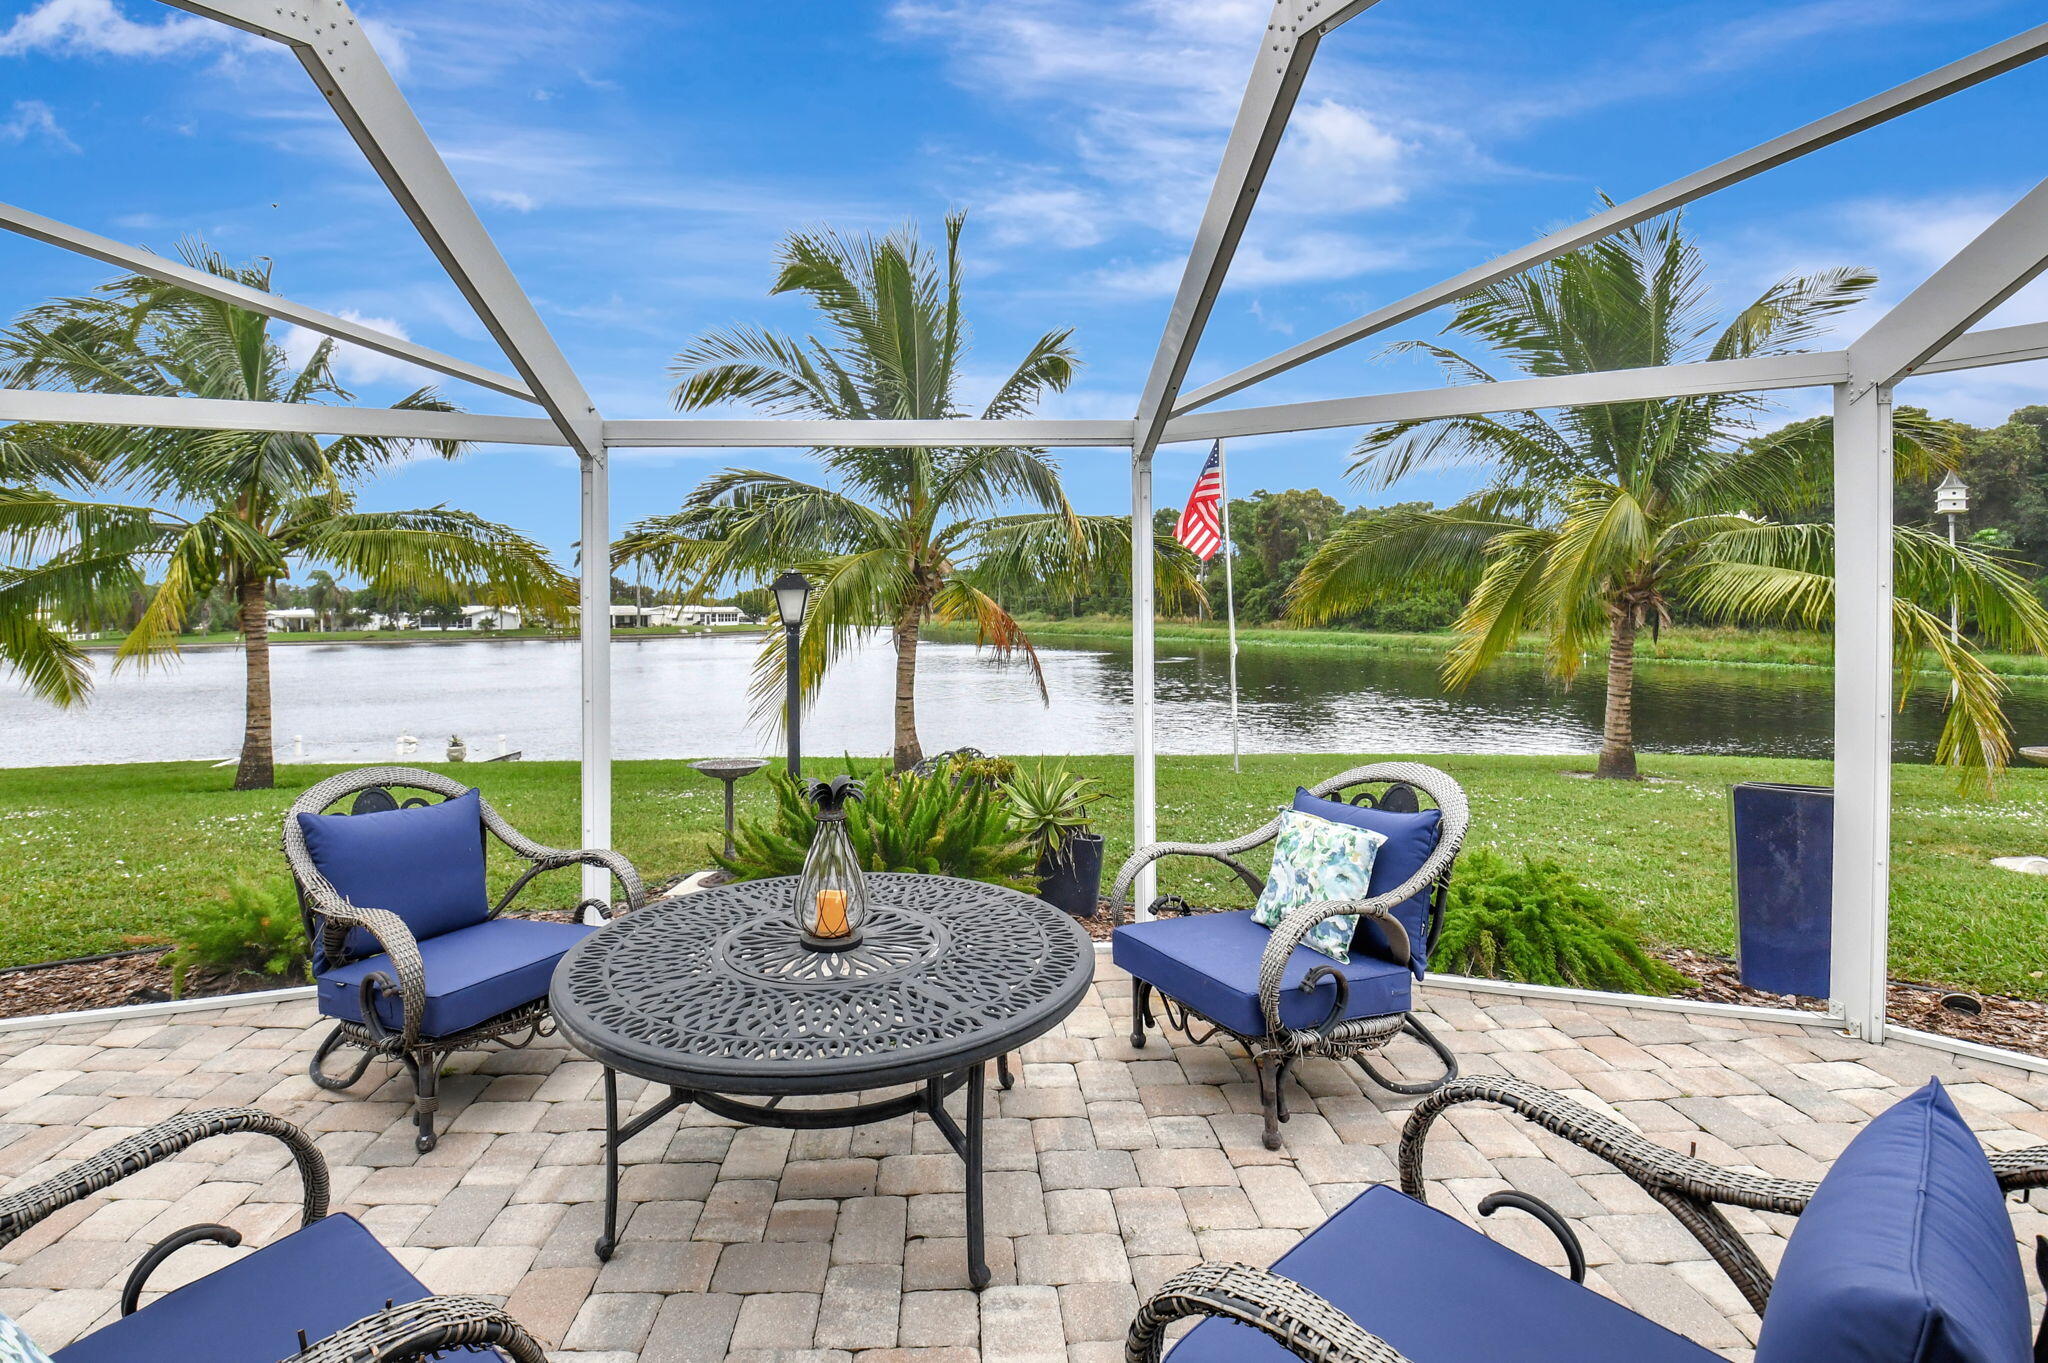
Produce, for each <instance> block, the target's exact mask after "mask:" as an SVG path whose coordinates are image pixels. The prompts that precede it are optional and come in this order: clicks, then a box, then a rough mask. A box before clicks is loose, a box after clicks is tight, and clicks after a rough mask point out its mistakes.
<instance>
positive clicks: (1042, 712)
mask: <svg viewBox="0 0 2048 1363" xmlns="http://www.w3.org/2000/svg"><path fill="white" fill-rule="evenodd" d="M754 651H755V646H754V642H753V641H752V640H751V639H748V638H744V637H733V636H723V637H715V638H660V639H634V640H622V641H620V642H618V643H616V644H615V645H614V646H613V653H612V656H613V689H614V713H615V716H616V723H615V729H614V733H615V742H616V745H617V753H618V755H619V756H620V757H623V758H635V757H675V756H692V755H701V754H706V753H733V752H760V751H768V750H772V749H773V748H774V747H775V741H774V740H773V739H772V737H770V736H769V735H767V734H764V733H763V732H761V731H760V730H758V729H756V728H754V727H752V726H751V725H749V723H748V720H747V699H746V692H747V684H748V681H749V678H750V670H751V667H752V663H753V657H754ZM98 656H99V657H100V659H101V660H102V662H104V660H105V658H106V655H104V654H102V655H98ZM1040 658H1041V661H1042V663H1043V666H1044V668H1045V674H1046V684H1047V686H1048V687H1049V688H1050V690H1051V692H1052V703H1051V705H1050V706H1047V705H1044V704H1041V702H1040V700H1039V697H1038V691H1037V688H1036V687H1035V686H1034V685H1033V684H1032V681H1031V679H1030V676H1029V674H1028V672H1026V670H1025V669H1024V668H1023V667H1022V666H1019V665H1014V664H1013V665H1010V666H1003V665H1001V664H998V663H996V662H995V661H994V660H993V659H992V658H990V657H988V656H987V655H983V654H977V653H976V652H975V650H974V649H972V648H971V647H968V646H966V645H962V644H943V643H928V644H927V645H925V647H924V649H923V651H922V653H921V654H920V668H919V683H918V695H919V718H920V730H921V733H922V735H923V738H924V742H925V745H926V747H927V748H929V749H939V748H948V747H955V746H959V745H961V744H973V745H975V746H978V747H982V748H988V749H992V750H995V751H1000V752H1007V753H1061V752H1117V751H1128V750H1129V748H1130V734H1129V729H1128V723H1129V713H1130V711H1129V701H1130V656H1129V651H1128V649H1127V648H1115V647H1107V646H1105V647H1079V646H1069V647H1062V648H1058V649H1048V650H1046V651H1044V652H1043V653H1041V655H1040ZM272 659H273V663H272V666H273V669H274V674H275V688H276V689H275V695H276V732H277V735H278V752H279V755H280V756H281V757H283V758H285V759H287V760H289V759H290V758H291V757H292V756H293V755H294V753H295V751H296V747H297V744H296V743H295V740H298V741H302V742H303V746H304V752H305V756H306V757H307V758H308V759H309V760H315V761H332V762H355V761H372V760H378V759H384V758H389V757H390V756H391V755H392V752H393V740H394V738H395V737H396V736H397V735H398V734H400V733H410V734H413V735H416V736H418V737H419V738H420V739H421V755H422V756H426V757H435V756H438V755H439V753H440V751H441V748H442V747H443V745H445V743H446V742H447V739H448V736H449V735H451V734H461V735H462V736H463V737H464V738H465V739H466V740H467V741H468V743H469V745H470V749H471V752H472V754H473V755H475V756H479V757H481V756H488V755H490V754H491V753H493V752H495V751H497V747H498V735H500V734H503V735H504V736H505V743H506V745H507V746H509V747H511V748H513V749H517V750H520V751H523V752H524V753H525V755H526V756H528V757H530V758H573V757H574V756H575V755H576V727H577V696H576V676H577V669H576V647H575V645H574V644H572V643H566V642H553V641H529V642H512V643H486V642H462V643H453V644H435V645H413V646H383V645H293V646H289V647H280V648H278V649H275V650H274V651H273V653H272ZM1226 669H1227V659H1226V657H1225V653H1224V650H1223V648H1222V647H1221V646H1220V645H1218V646H1210V645H1189V644H1184V643H1179V642H1173V643H1169V644H1168V645H1166V646H1165V647H1163V648H1162V649H1161V656H1160V662H1159V669H1158V676H1159V684H1158V695H1159V731H1160V748H1161V750H1162V751H1164V752H1168V753H1175V752H1180V753H1189V752H1227V751H1228V750H1229V746H1230V739H1229V732H1228V729H1227V727H1226V716H1227V701H1226V696H1227V690H1226V676H1227V671H1226ZM1239 677H1240V682H1241V688H1242V696H1243V701H1242V705H1241V709H1240V715H1241V720H1242V725H1243V734H1244V746H1245V749H1246V750H1247V751H1253V752H1432V751H1435V752H1470V753H1582V752H1590V751H1591V750H1592V749H1594V748H1595V747H1597V746H1598V744H1599V735H1600V719H1601V704H1602V700H1601V680H1602V679H1601V677H1600V676H1599V675H1598V674H1592V675H1589V676H1588V677H1587V678H1585V679H1584V680H1583V681H1582V682H1581V683H1580V684H1579V685H1577V686H1575V687H1572V688H1570V689H1566V688H1561V687H1559V686H1557V685H1555V684H1554V683H1552V682H1550V681H1549V680H1548V679H1546V678H1545V677H1544V676H1543V673H1542V670H1541V668H1540V666H1539V665H1538V664H1537V663H1536V662H1535V661H1534V660H1533V659H1532V660H1526V661H1516V662H1509V663H1507V664H1505V665H1503V666H1501V667H1498V668H1496V669H1494V670H1492V671H1490V672H1488V673H1487V674H1486V675H1485V676H1484V677H1482V678H1481V679H1480V680H1479V681H1478V682H1477V683H1475V684H1474V685H1473V686H1472V687H1471V688H1469V689H1468V690H1466V691H1464V692H1462V693H1459V694H1457V695H1451V696H1446V695H1444V694H1443V693H1442V691H1441V690H1440V688H1439V687H1438V685H1437V682H1436V675H1435V668H1434V664H1433V663H1432V661H1431V660H1430V659H1428V658H1426V657H1420V656H1407V655H1392V654H1357V653H1343V652H1338V651H1335V650H1330V651H1322V650H1272V651H1264V650H1257V651H1247V652H1245V653H1244V654H1243V655H1242V656H1241V658H1240V667H1239ZM241 680H242V658H241V655H240V653H239V652H236V651H234V650H225V649H224V650H212V651H203V652H194V653H190V654H187V655H186V656H185V657H184V658H183V659H182V660H181V661H179V662H177V663H175V664H172V665H171V666H169V667H168V668H165V669H162V670H159V671H156V672H152V673H149V674H142V673H138V672H135V671H132V670H126V669H124V670H123V671H121V672H118V673H111V674H109V673H107V672H106V671H105V670H104V667H103V669H102V673H101V676H100V686H99V691H98V693H97V695H96V696H95V698H94V700H93V701H92V703H91V704H90V705H88V706H86V707H83V708H81V709H78V710H73V711H59V710H54V709H52V708H51V707H49V706H46V705H42V704H40V703H38V702H36V701H33V700H31V699H29V698H28V697H27V696H25V695H23V694H21V693H20V691H19V690H18V689H15V688H12V687H9V688H7V689H0V740H4V741H0V765H5V766H41V765H47V764H55V763H66V762H139V761H169V760H218V759H221V758H225V757H227V756H229V755H230V754H232V753H233V752H234V751H235V750H236V748H237V747H238V745H239V741H240V733H241V719H240V705H241ZM893 688H894V679H893V655H892V654H891V653H890V651H889V649H888V647H887V645H886V641H885V640H884V639H883V638H882V637H881V636H877V639H876V642H875V643H874V644H873V645H871V646H870V647H868V648H865V649H863V650H860V651H859V652H857V653H855V654H854V655H852V656H851V657H850V658H849V659H848V660H847V662H846V664H845V665H844V666H842V667H840V668H838V669H836V670H835V671H834V672H833V674H832V676H831V678H830V679H829V680H828V682H827V684H826V687H825V690H824V693H823V695H822V696H821V697H820V699H819V703H818V706H817V709H816V711H815V712H814V714H813V715H812V716H811V717H810V718H809V719H808V720H807V721H806V725H805V735H806V746H807V747H808V748H809V749H810V750H812V751H814V752H820V753H833V752H840V751H846V752H854V753H879V752H883V751H886V750H887V748H888V746H889V743H890V733H889V698H890V696H891V694H892V693H893ZM1940 700H1941V691H1940V688H1939V687H1938V686H1923V687H1922V688H1921V690H1920V692H1919V694H1918V695H1917V696H1916V697H1915V699H1914V701H1913V703H1912V704H1911V705H1909V706H1908V707H1907V710H1906V712H1905V713H1904V714H1903V715H1902V716H1900V719H1899V722H1898V742H1897V752H1898V754H1899V756H1900V757H1901V758H1904V759H1908V760H1916V761H1925V760H1928V759H1929V758H1930V757H1931V756H1932V754H1933V751H1934V744H1935V739H1936V737H1937V735H1938V733H1939V731H1940V727H1941V709H1940ZM2009 709H2010V713H2011V714H2012V716H2013V718H2014V720H2015V723H2016V724H2017V725H2018V726H2019V732H2020V734H2021V736H2022V741H2023V742H2024V741H2040V740H2042V739H2048V685H2043V684H2042V683H2037V682H2028V683H2021V684H2018V685H2017V686H2016V688H2015V694H2014V695H2013V697H2012V700H2011V705H2010V707H2009ZM1832 712H1833V708H1832V699H1831V696H1830V694H1829V690H1828V686H1827V683H1826V680H1825V678H1820V677H1816V676H1814V675H1813V674H1812V673H1809V672H1804V671H1798V670H1794V669H1788V668H1749V667H1699V666H1684V667H1679V666H1665V667H1661V668H1660V667H1655V666H1652V667H1650V668H1648V669H1646V670H1645V671H1643V672H1642V674H1641V675H1640V676H1639V678H1638V681H1637V701H1636V718H1637V725H1638V741H1639V742H1640V743H1641V745H1642V746H1643V747H1644V748H1645V749H1648V750H1652V751H1661V752H1692V753H1751V754H1759V755H1769V756H1779V757H1826V756H1828V754H1829V750H1830V746H1831V741H1832V740H1831V729H1830V726H1831V723H1832V718H1831V716H1832Z"/></svg>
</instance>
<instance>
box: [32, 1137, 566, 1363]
mask: <svg viewBox="0 0 2048 1363" xmlns="http://www.w3.org/2000/svg"><path fill="white" fill-rule="evenodd" d="M244 1133H248V1134H254V1135H260V1136H269V1137H272V1138H273V1139H275V1140H277V1141H279V1142H281V1143H282V1144H283V1145H284V1147H285V1148H286V1149H287V1150H289V1151H290V1152H291V1156H292V1160H293V1162H294V1163H295V1164H297V1165H298V1169H299V1178H300V1182H301V1185H302V1187H303V1188H304V1200H303V1204H302V1208H301V1212H300V1220H299V1225H300V1227H301V1229H303V1228H304V1227H306V1226H310V1225H312V1224H313V1223H314V1222H316V1221H319V1220H321V1219H323V1218H324V1217H325V1216H326V1215H327V1207H328V1180H327V1160H326V1158H325V1157H324V1156H322V1155H321V1153H320V1150H319V1148H318V1147H317V1146H315V1145H314V1144H313V1141H312V1139H311V1138H310V1137H308V1136H307V1135H306V1133H305V1132H303V1131H301V1130H300V1129H299V1128H298V1127H296V1126H294V1125H292V1124H291V1123H290V1122H287V1121H285V1120H284V1119H283V1118H281V1117H274V1116H272V1115H271V1114H270V1113H268V1112H262V1111H259V1110H258V1109H255V1108H232V1107H229V1108H208V1109H206V1110H205V1111H203V1112H190V1113H186V1114H185V1115H183V1116H180V1117H173V1118H171V1119H170V1120H168V1121H164V1122H159V1123H157V1124H156V1125H155V1126H152V1127H150V1128H148V1129H147V1130H144V1131H139V1132H137V1133H136V1134H135V1135H133V1136H130V1137H128V1138H127V1139H125V1140H122V1141H120V1142H118V1143H116V1144H114V1145H110V1146H108V1147H107V1148H106V1149H105V1150H102V1151H100V1152H99V1153H98V1154H96V1155H94V1156H92V1157H91V1158H89V1159H86V1160H84V1161H82V1162H80V1163H78V1164H75V1165H73V1166H71V1168H69V1169H67V1170H65V1171H64V1172H63V1173H60V1174H57V1175H55V1176H54V1177H51V1178H48V1179H45V1180H44V1181H43V1182H41V1183H38V1184H36V1185H35V1186H34V1187H32V1188H28V1189H25V1190H23V1191H21V1192H18V1193H13V1194H10V1195H9V1196H7V1197H4V1198H0V1245H6V1244H8V1243H9V1242H11V1241H13V1240H14V1239H15V1238H16V1237H18V1236H20V1235H21V1234H23V1233H24V1232H26V1231H27V1230H29V1229H30V1228H31V1227H33V1226H35V1225H36V1224H37V1223H39V1222H41V1221H42V1220H43V1219H44V1218H46V1217H48V1216H50V1215H52V1214H53V1213H55V1212H57V1211H60V1210H62V1209H63V1208H65V1207H68V1206H70V1205H71V1204H72V1203H74V1202H77V1201H79V1200H80V1199H81V1198H85V1197H89V1196H91V1195H92V1194H94V1193H97V1192H99V1191H101V1190H102V1189H104V1188H109V1187H112V1186H113V1185H114V1184H116V1183H118V1182H120V1181H121V1180H122V1179H124V1178H127V1177H128V1176H129V1175H131V1174H138V1173H140V1172H142V1171H143V1170H144V1169H147V1168H149V1167H150V1166H151V1165H154V1164H159V1163H161V1162H163V1161H164V1160H167V1159H169V1158H171V1157H172V1156H173V1155H176V1154H178V1153H179V1152H181V1151H183V1150H186V1149H188V1148H190V1147H191V1146H193V1145H196V1144H198V1143H199V1142H200V1141H203V1140H210V1139H212V1138H213V1137H215V1136H232V1135H239V1134H244ZM202 1240H210V1241H214V1242H216V1243H220V1244H225V1245H229V1246H234V1245H238V1244H240V1243H241V1237H240V1236H239V1235H238V1234H236V1233H235V1232H234V1231H232V1230H230V1229H228V1228H227V1227H225V1226H194V1227H190V1228H188V1229H186V1230H181V1231H178V1232H176V1233H174V1234H172V1235H170V1236H168V1237H166V1238H165V1239H164V1240H162V1241H160V1242H159V1243H158V1244H157V1246H156V1247H155V1248H154V1249H152V1250H151V1251H150V1252H149V1253H148V1254H145V1255H144V1256H143V1257H142V1259H141V1261H140V1262H139V1263H137V1264H136V1266H135V1268H134V1270H133V1271H132V1272H131V1273H130V1274H129V1276H128V1282H127V1286H126V1288H125V1289H124V1290H123V1292H122V1299H121V1314H122V1315H124V1316H126V1315H132V1314H134V1312H135V1310H136V1305H137V1303H138V1302H139V1300H140V1299H141V1295H142V1292H143V1289H144V1287H145V1286H146V1284H147V1280H148V1277H149V1274H150V1273H151V1272H152V1271H153V1270H154V1269H155V1268H156V1267H157V1266H158V1265H160V1264H162V1263H163V1261H164V1260H165V1259H167V1258H169V1257H170V1255H171V1253H172V1252H173V1251H175V1250H177V1249H179V1248H181V1247H182V1246H184V1245H189V1244H196V1243H198V1242H200V1241H202ZM463 1345H472V1346H478V1347H485V1348H498V1349H502V1350H504V1351H505V1352H506V1353H507V1354H509V1355H510V1356H511V1358H512V1360H513V1363H547V1356H546V1354H545V1353H544V1352H543V1351H542V1349H541V1346H540V1344H539V1342H538V1341H537V1340H535V1339H534V1338H533V1337H532V1336H531V1335H529V1334H527V1333H526V1331H525V1330H524V1329H522V1328H520V1325H519V1323H518V1322H517V1321H515V1320H513V1319H512V1317H510V1316H508V1315H506V1314H505V1311H504V1308H503V1307H500V1306H498V1305H496V1304H495V1303H493V1302H490V1301H488V1300H486V1299H484V1298H482V1297H463V1296H451V1297H428V1298H426V1299H424V1300H421V1301H416V1302H410V1303H407V1304H406V1305H403V1306H392V1307H387V1308H386V1309H384V1310H383V1311H380V1312H377V1313H376V1314H375V1315H371V1316H365V1317H364V1318H363V1319H361V1320H359V1321H357V1322H356V1323H355V1324H353V1325H350V1326H348V1327H346V1328H345V1329H342V1330H340V1331H337V1332H336V1333H335V1334H333V1335H330V1336H328V1337H327V1338H326V1339H323V1340H320V1341H318V1342H317V1343H312V1344H309V1345H307V1346H306V1347H305V1348H303V1349H301V1350H300V1351H299V1352H298V1353H295V1354H293V1355H292V1356H291V1357H290V1358H289V1359H286V1360H283V1361H282V1363H419V1361H421V1360H426V1359H430V1358H433V1357H434V1356H435V1355H436V1354H438V1353H440V1352H441V1351H443V1350H446V1349H451V1348H455V1347H458V1346H463Z"/></svg>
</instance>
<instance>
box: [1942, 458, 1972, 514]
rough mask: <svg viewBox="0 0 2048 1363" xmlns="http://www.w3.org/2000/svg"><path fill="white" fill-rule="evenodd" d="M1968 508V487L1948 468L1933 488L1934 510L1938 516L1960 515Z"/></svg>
mask: <svg viewBox="0 0 2048 1363" xmlns="http://www.w3.org/2000/svg"><path fill="white" fill-rule="evenodd" d="M1969 509H1970V489H1969V488H1967V487H1965V486H1963V480H1962V479H1960V478H1958V477H1956V471H1955V470H1954V469H1950V470H1949V471H1948V472H1947V473H1946V474H1945V475H1943V477H1942V480H1941V482H1940V484H1939V485H1938V486H1937V487H1936V488H1935V489H1934V512H1935V514H1936V515H1938V516H1960V515H1962V514H1963V513H1964V512H1966V511H1968V510H1969Z"/></svg>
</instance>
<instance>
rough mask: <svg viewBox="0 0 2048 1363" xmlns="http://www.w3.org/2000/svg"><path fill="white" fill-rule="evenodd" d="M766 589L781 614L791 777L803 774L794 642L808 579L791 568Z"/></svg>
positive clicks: (806, 604)
mask: <svg viewBox="0 0 2048 1363" xmlns="http://www.w3.org/2000/svg"><path fill="white" fill-rule="evenodd" d="M769 590H771V591H773V592H774V593H775V610H776V613H777V614H778V615H780V616H781V617H782V677H783V685H784V688H785V690H784V695H785V696H786V697H787V701H786V704H787V707H788V715H787V718H786V720H785V726H786V727H787V729H788V731H789V774H790V776H791V778H792V779H794V778H795V777H799V776H802V775H803V774H804V765H803V763H804V757H803V753H804V749H803V742H802V736H801V732H800V729H801V725H800V719H801V714H800V711H801V708H802V706H801V701H800V698H799V697H798V695H797V683H798V680H799V675H800V669H801V666H802V660H801V659H800V658H799V656H798V651H797V645H798V643H799V642H800V641H801V640H802V638H803V633H804V614H805V612H806V611H808V610H809V609H810V607H811V581H810V579H809V578H807V577H805V576H804V575H803V574H802V573H799V572H796V571H795V570H793V569H792V570H791V571H789V572H786V573H784V574H783V575H782V576H781V577H778V578H776V579H775V582H774V584H773V586H772V587H770V589H769Z"/></svg>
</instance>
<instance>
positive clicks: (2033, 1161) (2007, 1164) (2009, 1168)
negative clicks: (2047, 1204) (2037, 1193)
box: [1991, 1145, 2048, 1193]
mask: <svg viewBox="0 0 2048 1363" xmlns="http://www.w3.org/2000/svg"><path fill="white" fill-rule="evenodd" d="M1991 1168H1992V1169H1993V1171H1994V1172H1996V1173H1997V1175H1998V1186H1999V1187H2001V1188H2003V1189H2005V1191H2007V1192H2009V1193H2021V1192H2026V1191H2028V1190H2029V1189H2033V1188H2048V1145H2030V1146H2028V1147H2027V1148H2026V1149H2024V1150H2004V1151H1999V1152H1996V1153H1993V1154H1992V1156H1991Z"/></svg>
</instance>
